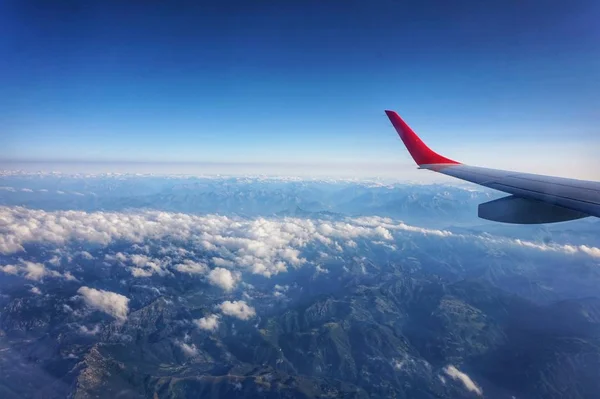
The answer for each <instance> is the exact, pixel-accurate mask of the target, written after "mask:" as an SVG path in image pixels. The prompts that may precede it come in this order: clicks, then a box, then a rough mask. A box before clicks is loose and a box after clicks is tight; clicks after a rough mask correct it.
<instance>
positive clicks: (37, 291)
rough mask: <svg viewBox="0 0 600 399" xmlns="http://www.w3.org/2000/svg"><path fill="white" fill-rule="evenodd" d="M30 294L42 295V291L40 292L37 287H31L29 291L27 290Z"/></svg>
mask: <svg viewBox="0 0 600 399" xmlns="http://www.w3.org/2000/svg"><path fill="white" fill-rule="evenodd" d="M29 291H30V292H31V293H32V294H36V295H42V291H40V289H39V288H38V287H31V289H30V290H29Z"/></svg>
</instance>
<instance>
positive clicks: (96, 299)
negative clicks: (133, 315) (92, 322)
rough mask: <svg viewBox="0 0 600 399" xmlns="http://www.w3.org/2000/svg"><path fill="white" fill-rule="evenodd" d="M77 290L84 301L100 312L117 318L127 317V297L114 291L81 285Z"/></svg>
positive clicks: (123, 318)
mask: <svg viewBox="0 0 600 399" xmlns="http://www.w3.org/2000/svg"><path fill="white" fill-rule="evenodd" d="M77 292H78V293H79V294H80V295H81V296H82V297H83V299H84V301H85V303H86V304H87V305H88V306H90V307H92V308H94V309H97V310H99V311H101V312H104V313H107V314H109V315H111V316H113V317H114V318H116V319H118V320H121V321H123V320H125V319H127V313H129V298H127V297H126V296H124V295H121V294H117V293H116V292H111V291H104V290H97V289H95V288H89V287H85V286H84V287H81V288H79V290H77Z"/></svg>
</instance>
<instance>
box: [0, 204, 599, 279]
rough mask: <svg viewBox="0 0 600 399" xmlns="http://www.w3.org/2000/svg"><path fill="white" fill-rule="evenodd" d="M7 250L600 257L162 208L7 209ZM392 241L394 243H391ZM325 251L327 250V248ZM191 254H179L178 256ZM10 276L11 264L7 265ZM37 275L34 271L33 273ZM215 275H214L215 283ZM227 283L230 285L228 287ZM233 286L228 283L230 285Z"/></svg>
mask: <svg viewBox="0 0 600 399" xmlns="http://www.w3.org/2000/svg"><path fill="white" fill-rule="evenodd" d="M0 220H2V221H3V223H2V224H0V253H3V254H12V253H17V252H20V251H23V250H24V248H23V246H24V245H26V244H28V243H43V244H54V245H64V244H67V243H69V242H71V241H79V242H90V243H95V244H100V245H108V244H110V243H112V242H114V241H118V240H124V241H128V242H131V243H133V244H140V245H141V246H139V247H138V248H142V247H143V246H144V244H145V243H146V241H147V240H162V239H165V238H168V239H169V240H170V241H171V242H174V243H176V244H177V245H182V244H183V243H185V245H186V247H189V248H193V247H196V248H198V249H199V250H202V251H211V252H212V253H211V257H210V258H209V259H208V260H207V262H210V263H212V264H214V266H215V267H216V268H223V269H238V270H240V271H245V272H249V273H254V274H260V275H263V276H265V277H271V276H273V275H276V274H278V273H284V272H286V271H287V270H288V268H289V267H300V266H302V265H303V264H305V263H306V262H307V260H306V259H305V258H304V257H303V256H302V254H303V248H304V247H306V246H308V245H314V244H319V245H321V246H326V247H328V248H329V250H330V251H337V252H341V251H344V248H348V247H356V245H357V240H358V239H363V240H370V242H378V243H381V244H382V245H386V246H388V247H389V248H395V247H394V246H393V245H394V243H395V242H394V241H395V239H396V238H398V237H400V236H401V235H402V234H422V235H426V236H431V237H440V238H447V239H455V240H465V239H468V240H471V241H473V242H479V243H483V244H489V245H498V246H510V247H515V248H516V247H518V248H524V249H527V250H535V251H552V252H558V253H562V254H566V255H583V256H590V257H595V258H600V248H596V247H590V246H585V245H579V246H578V245H559V244H543V243H537V242H530V241H523V240H515V239H509V238H506V237H494V236H489V235H488V236H483V235H482V236H475V235H465V234H457V233H452V232H450V231H446V230H437V229H428V228H422V227H416V226H409V225H407V224H405V223H403V222H399V221H394V220H392V219H389V218H382V217H359V218H346V219H344V220H342V221H326V220H311V219H300V218H256V219H253V220H246V219H239V218H230V217H226V216H219V215H203V216H199V215H190V214H182V213H168V212H160V211H136V212H132V213H119V212H93V213H87V212H82V211H54V212H46V211H43V210H34V209H27V208H22V207H1V206H0ZM386 243H387V244H386ZM321 252H322V251H321ZM184 255H185V253H181V254H180V255H175V256H177V257H179V258H181V257H183V256H184ZM106 259H107V260H113V261H115V260H116V261H119V262H122V263H123V264H124V265H127V267H129V268H130V269H129V270H130V271H131V273H132V274H133V275H134V276H135V277H148V276H151V275H154V274H159V275H165V274H169V273H170V271H169V268H168V267H169V263H170V262H171V260H170V258H166V260H164V259H163V260H160V259H154V258H151V257H149V256H148V255H142V254H135V255H128V254H123V253H120V252H119V253H117V254H115V255H108V256H107V257H106ZM171 268H172V270H176V271H179V272H181V273H188V274H199V275H205V274H208V273H209V272H210V270H209V268H208V266H207V264H206V263H204V262H202V261H193V260H190V259H187V260H183V261H179V260H178V262H177V263H176V264H175V265H173V266H171ZM2 271H4V272H5V273H10V272H11V271H14V270H11V269H10V268H8V269H7V268H6V267H4V268H3V269H2ZM33 276H35V271H34V273H32V274H31V277H32V278H33ZM214 281H217V279H216V276H215V280H214ZM227 287H231V285H228V286H227ZM226 289H227V288H226Z"/></svg>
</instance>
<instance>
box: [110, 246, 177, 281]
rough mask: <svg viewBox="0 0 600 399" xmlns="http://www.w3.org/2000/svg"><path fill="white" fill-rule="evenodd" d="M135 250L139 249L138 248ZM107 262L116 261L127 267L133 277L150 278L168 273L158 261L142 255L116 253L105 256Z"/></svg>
mask: <svg viewBox="0 0 600 399" xmlns="http://www.w3.org/2000/svg"><path fill="white" fill-rule="evenodd" d="M137 249H140V248H139V247H138V248H137ZM104 258H105V259H106V260H109V261H117V262H120V263H122V264H126V265H133V266H129V271H130V272H131V275H132V276H133V277H150V276H152V275H154V274H158V275H160V276H164V275H166V274H169V271H168V270H167V269H166V268H165V264H163V262H162V261H160V260H159V259H153V258H151V257H149V256H147V255H142V254H124V253H122V252H117V253H116V254H114V255H106V256H105V257H104Z"/></svg>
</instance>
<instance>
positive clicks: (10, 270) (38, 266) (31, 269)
mask: <svg viewBox="0 0 600 399" xmlns="http://www.w3.org/2000/svg"><path fill="white" fill-rule="evenodd" d="M0 271H2V272H4V273H6V274H13V275H20V276H22V277H24V278H26V279H27V280H33V281H41V280H42V279H44V278H45V277H54V278H64V279H65V280H69V281H75V280H77V279H76V278H75V277H74V276H73V275H72V274H71V272H66V273H64V274H62V273H59V272H57V271H56V270H50V269H48V268H46V266H44V264H43V263H37V262H30V261H27V260H20V262H19V264H17V265H5V266H0Z"/></svg>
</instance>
